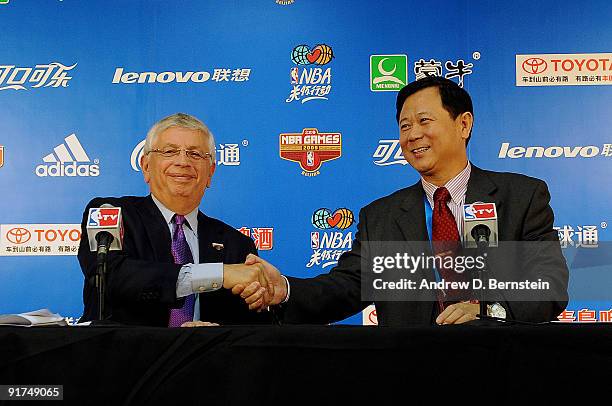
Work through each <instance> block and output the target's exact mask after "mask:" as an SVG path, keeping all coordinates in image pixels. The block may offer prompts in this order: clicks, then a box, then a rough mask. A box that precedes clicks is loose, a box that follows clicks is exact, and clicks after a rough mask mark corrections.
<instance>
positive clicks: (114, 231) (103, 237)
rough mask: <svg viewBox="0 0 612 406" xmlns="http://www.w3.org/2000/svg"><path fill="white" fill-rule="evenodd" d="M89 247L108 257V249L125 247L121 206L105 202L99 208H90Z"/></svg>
mask: <svg viewBox="0 0 612 406" xmlns="http://www.w3.org/2000/svg"><path fill="white" fill-rule="evenodd" d="M87 237H88V239H89V249H90V250H91V251H94V252H97V253H98V255H103V256H104V257H106V254H107V253H108V251H121V250H122V249H123V220H122V218H121V207H113V206H112V205H110V204H108V203H105V204H103V205H102V206H100V207H99V208H91V209H89V217H88V220H87Z"/></svg>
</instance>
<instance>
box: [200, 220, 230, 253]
mask: <svg viewBox="0 0 612 406" xmlns="http://www.w3.org/2000/svg"><path fill="white" fill-rule="evenodd" d="M213 243H216V244H225V241H224V240H223V230H222V229H221V228H219V227H217V226H215V223H214V222H212V221H210V218H209V217H207V216H205V215H204V214H203V213H202V212H198V244H199V248H200V263H205V262H208V263H214V262H223V259H224V258H225V249H226V248H221V249H217V248H215V247H213Z"/></svg>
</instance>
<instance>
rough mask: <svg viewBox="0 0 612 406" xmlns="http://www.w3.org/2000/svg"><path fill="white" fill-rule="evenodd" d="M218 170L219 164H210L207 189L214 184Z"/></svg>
mask: <svg viewBox="0 0 612 406" xmlns="http://www.w3.org/2000/svg"><path fill="white" fill-rule="evenodd" d="M216 169H217V164H216V163H212V164H210V172H209V173H208V179H207V180H206V187H207V188H209V187H210V184H211V182H212V177H213V175H214V174H215V170H216Z"/></svg>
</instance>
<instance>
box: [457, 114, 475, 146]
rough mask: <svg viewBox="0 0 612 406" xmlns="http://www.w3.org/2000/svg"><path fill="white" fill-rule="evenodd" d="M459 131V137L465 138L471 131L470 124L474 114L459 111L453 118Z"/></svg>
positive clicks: (472, 123)
mask: <svg viewBox="0 0 612 406" xmlns="http://www.w3.org/2000/svg"><path fill="white" fill-rule="evenodd" d="M455 122H456V123H457V125H458V126H459V130H460V131H461V138H463V139H464V140H467V139H468V138H469V136H470V134H471V133H472V126H473V125H474V115H473V114H472V113H470V112H469V111H466V112H464V113H461V114H460V115H458V116H457V119H456V120H455Z"/></svg>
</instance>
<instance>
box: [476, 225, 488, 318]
mask: <svg viewBox="0 0 612 406" xmlns="http://www.w3.org/2000/svg"><path fill="white" fill-rule="evenodd" d="M476 245H477V247H478V248H477V250H476V253H477V255H478V256H482V257H483V258H484V261H483V267H482V269H479V270H478V279H479V280H480V282H481V283H482V286H481V289H480V293H479V296H480V297H479V304H480V314H481V315H483V316H485V317H486V316H487V305H486V303H485V293H484V290H485V286H487V285H488V284H487V283H485V281H484V280H483V279H485V278H486V279H487V280H486V282H488V279H489V277H488V272H487V252H488V250H489V238H488V236H484V235H481V236H479V238H478V239H477V240H476Z"/></svg>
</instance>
